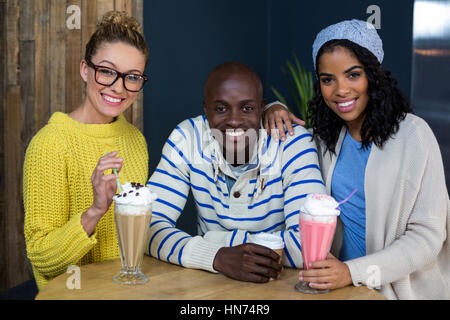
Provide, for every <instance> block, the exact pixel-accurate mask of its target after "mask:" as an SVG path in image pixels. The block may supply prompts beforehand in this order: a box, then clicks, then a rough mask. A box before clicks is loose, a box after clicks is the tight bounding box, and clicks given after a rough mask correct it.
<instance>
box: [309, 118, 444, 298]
mask: <svg viewBox="0 0 450 320" xmlns="http://www.w3.org/2000/svg"><path fill="white" fill-rule="evenodd" d="M345 131H346V129H345V127H343V128H342V130H341V132H340V135H339V140H338V142H337V145H336V154H335V155H334V154H331V153H330V152H328V151H327V152H326V153H325V154H324V150H325V145H324V144H323V142H321V141H318V148H319V161H320V167H321V170H322V175H323V178H324V180H325V182H326V187H327V192H328V193H329V194H330V193H331V179H332V176H333V170H334V167H335V165H336V160H337V158H338V156H339V152H340V149H341V146H342V142H343V139H344V136H345ZM364 191H365V195H366V256H364V257H360V258H357V259H354V260H349V261H346V262H345V263H346V264H347V265H348V267H349V269H350V273H351V276H352V280H353V284H354V285H355V286H359V285H366V286H369V287H374V288H377V289H379V290H380V292H381V293H382V294H383V295H385V296H386V297H387V298H389V299H449V298H450V293H449V286H450V284H449V279H450V246H449V241H448V234H449V225H450V222H449V216H450V214H449V211H450V202H449V196H448V192H447V188H446V185H445V177H444V169H443V163H442V157H441V153H440V150H439V146H438V143H437V141H436V138H435V136H434V135H433V132H432V131H431V129H430V127H429V126H428V125H427V123H426V122H425V121H424V120H423V119H421V118H419V117H417V116H415V115H412V114H408V115H407V116H406V118H405V119H404V120H403V121H401V122H400V128H399V131H398V132H397V133H396V134H395V135H394V136H393V137H392V138H391V139H389V140H388V141H387V142H386V143H385V145H384V146H383V148H382V149H379V148H378V147H377V146H376V145H372V149H371V152H370V156H369V160H368V162H367V167H366V172H365V180H364ZM341 242H342V225H339V226H338V228H337V230H336V236H335V241H334V243H333V248H332V252H333V254H334V255H335V256H337V253H338V252H339V248H340V246H341Z"/></svg>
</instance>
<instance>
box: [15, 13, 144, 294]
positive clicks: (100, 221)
mask: <svg viewBox="0 0 450 320" xmlns="http://www.w3.org/2000/svg"><path fill="white" fill-rule="evenodd" d="M147 60H148V48H147V44H146V42H145V39H144V37H143V35H142V32H141V28H140V25H139V23H138V22H137V20H136V19H134V18H132V17H128V16H127V15H126V14H125V13H124V12H109V13H107V14H105V15H104V17H103V18H102V20H101V21H100V22H99V24H98V25H97V29H96V31H95V33H94V34H93V35H92V37H91V38H90V41H89V42H88V44H87V45H86V53H85V58H84V59H83V60H82V61H81V63H80V75H81V77H82V79H83V80H84V82H85V83H86V97H85V99H84V101H83V103H82V104H81V105H80V106H78V107H77V108H76V109H75V110H74V111H73V112H71V113H68V114H66V113H62V112H55V113H54V114H53V115H52V116H51V118H50V120H49V122H48V124H47V125H46V126H45V127H44V128H42V129H41V130H40V131H39V132H38V133H37V134H36V135H35V136H34V137H33V139H32V141H31V142H30V144H29V146H28V148H27V151H26V156H25V163H24V172H23V199H24V206H25V238H26V245H27V254H28V258H29V260H30V262H31V265H32V267H33V272H34V276H35V279H36V282H37V285H38V288H39V289H41V288H42V287H43V286H44V285H45V284H46V283H47V282H48V281H49V280H50V279H52V278H53V277H55V276H57V275H59V274H62V273H64V272H66V270H67V268H68V266H70V265H75V264H78V265H80V264H88V263H93V262H98V261H103V260H108V259H113V258H118V257H119V247H118V243H117V238H116V232H115V227H114V226H115V225H114V215H113V206H111V203H112V197H113V195H114V194H115V193H116V190H117V184H116V178H117V176H116V175H115V174H112V173H111V169H117V170H118V172H120V177H119V178H120V182H121V183H125V182H126V181H133V182H139V183H141V184H145V182H146V180H147V177H148V153H147V144H146V141H145V138H144V136H143V135H142V133H141V132H140V131H139V130H138V129H137V128H136V127H135V126H133V125H132V124H130V123H129V122H128V121H127V120H126V119H125V117H124V116H123V112H124V111H125V110H127V109H128V108H129V107H130V106H131V105H132V104H133V102H134V101H135V99H136V97H137V95H138V92H139V91H140V90H141V89H142V87H143V86H144V83H145V82H146V80H147V77H146V76H145V75H144V70H145V66H146V63H147ZM69 107H70V106H69ZM107 153H108V154H107ZM106 154H107V155H106Z"/></svg>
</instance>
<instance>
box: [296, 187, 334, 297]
mask: <svg viewBox="0 0 450 320" xmlns="http://www.w3.org/2000/svg"><path fill="white" fill-rule="evenodd" d="M338 206H339V203H338V202H336V200H334V199H333V197H331V196H328V195H325V194H318V193H312V194H309V195H308V196H307V197H306V201H305V203H304V204H303V207H302V208H301V212H300V238H301V241H302V256H303V267H304V269H309V268H310V267H309V265H310V263H312V262H314V261H320V260H325V259H326V257H327V254H328V252H329V251H330V247H331V243H332V242H333V237H334V231H335V229H336V220H337V216H338V215H339V213H340V211H339V209H338ZM295 288H296V289H297V290H298V291H300V292H303V293H324V292H328V290H317V289H313V288H311V287H309V285H308V283H307V282H304V281H300V282H299V283H297V285H296V286H295Z"/></svg>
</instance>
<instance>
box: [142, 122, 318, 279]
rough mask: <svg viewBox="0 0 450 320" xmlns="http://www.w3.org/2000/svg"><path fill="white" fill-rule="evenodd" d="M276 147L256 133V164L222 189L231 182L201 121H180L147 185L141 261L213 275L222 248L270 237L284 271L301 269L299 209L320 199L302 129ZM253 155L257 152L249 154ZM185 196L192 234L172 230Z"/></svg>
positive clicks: (311, 149)
mask: <svg viewBox="0 0 450 320" xmlns="http://www.w3.org/2000/svg"><path fill="white" fill-rule="evenodd" d="M294 132H295V135H294V136H290V135H287V136H286V137H287V138H286V140H285V141H284V142H282V141H279V142H276V141H274V139H271V137H270V136H268V135H267V133H266V131H265V130H263V129H261V130H260V133H259V141H258V144H257V146H255V148H257V152H258V157H257V159H258V164H257V166H256V167H255V168H253V169H250V170H248V171H246V172H244V173H243V174H242V175H241V176H240V177H239V178H238V179H237V181H236V183H235V184H234V185H233V187H232V189H231V190H228V188H227V184H226V178H225V175H228V176H229V177H234V174H233V172H232V171H231V169H230V168H229V165H228V164H227V163H226V161H225V160H224V157H223V155H222V151H221V148H220V147H219V144H218V143H217V141H216V140H215V139H214V138H213V137H212V134H211V130H210V127H209V124H208V121H207V120H206V118H205V117H204V116H198V117H196V118H191V119H187V120H185V121H183V122H181V123H180V124H179V125H178V126H177V127H176V128H175V129H174V130H173V131H172V133H171V135H170V136H169V138H168V140H167V142H166V144H165V145H164V148H163V153H162V157H161V161H160V162H159V164H158V167H157V168H156V170H155V172H154V173H153V175H152V176H151V178H150V179H149V181H148V183H147V186H148V187H149V188H150V189H151V190H152V191H153V192H155V193H157V195H158V199H157V200H156V202H155V203H154V204H153V216H152V222H151V226H150V229H149V232H148V234H147V241H148V242H147V243H148V246H147V250H146V253H147V254H149V255H150V254H151V255H152V256H154V257H157V258H158V259H160V260H164V261H168V262H171V263H175V264H179V265H181V266H184V267H188V268H196V269H204V270H208V271H211V272H216V271H215V270H214V269H213V261H214V257H215V255H216V253H217V251H218V250H219V249H220V248H221V247H225V246H236V245H240V244H242V243H246V242H247V240H248V236H249V234H252V233H258V232H269V233H274V234H277V235H279V236H281V237H282V238H283V240H284V243H285V249H284V254H283V260H282V262H283V264H284V265H285V266H288V267H295V268H301V267H302V266H303V261H302V257H301V244H300V240H299V239H300V235H299V209H300V207H301V206H302V204H303V201H304V200H305V197H306V195H307V194H309V193H313V192H319V193H325V192H326V190H325V186H324V183H323V181H322V176H321V172H320V169H319V166H318V155H317V149H316V146H315V143H314V142H313V141H311V140H312V139H311V134H310V133H309V132H308V131H307V130H306V129H304V128H303V127H301V126H295V127H294ZM255 151H256V150H255ZM189 190H192V193H193V196H194V198H195V203H196V206H197V210H198V218H197V229H198V235H197V236H191V235H189V234H187V233H185V232H183V231H181V230H179V229H177V228H176V221H177V219H178V218H179V217H180V215H181V214H182V212H183V208H184V206H185V204H186V200H187V198H188V194H189Z"/></svg>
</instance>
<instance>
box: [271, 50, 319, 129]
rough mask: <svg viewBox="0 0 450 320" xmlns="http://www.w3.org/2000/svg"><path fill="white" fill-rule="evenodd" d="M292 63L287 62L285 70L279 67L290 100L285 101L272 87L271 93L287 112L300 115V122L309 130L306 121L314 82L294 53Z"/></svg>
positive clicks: (307, 121)
mask: <svg viewBox="0 0 450 320" xmlns="http://www.w3.org/2000/svg"><path fill="white" fill-rule="evenodd" d="M293 58H294V63H292V62H291V61H289V60H287V61H286V66H287V70H286V69H285V68H284V67H283V66H281V72H283V74H284V76H285V77H286V80H287V83H288V85H289V89H290V92H291V96H292V100H291V101H293V103H291V101H288V100H286V99H285V98H284V97H283V95H282V94H281V93H280V92H279V91H278V90H277V89H276V88H274V87H273V86H270V88H271V90H272V92H273V93H274V94H275V96H276V98H277V99H278V100H279V101H280V102H281V103H283V104H284V105H286V106H287V107H288V108H289V110H290V111H291V112H292V113H294V114H297V115H300V117H301V118H302V120H304V121H305V122H306V128H309V127H310V125H309V120H308V102H309V101H310V100H311V99H312V98H313V96H314V82H313V79H312V73H311V72H307V71H306V70H305V69H304V68H303V67H302V66H301V65H300V63H299V61H298V59H297V56H296V55H295V53H294V54H293Z"/></svg>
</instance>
